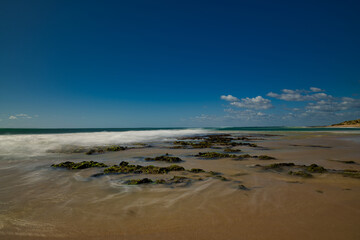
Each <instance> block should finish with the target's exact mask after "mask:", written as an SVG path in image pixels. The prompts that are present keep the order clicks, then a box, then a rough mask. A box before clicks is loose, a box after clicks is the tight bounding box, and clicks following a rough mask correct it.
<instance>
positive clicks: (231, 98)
mask: <svg viewBox="0 0 360 240" xmlns="http://www.w3.org/2000/svg"><path fill="white" fill-rule="evenodd" d="M220 98H221V99H222V100H225V101H229V102H237V101H239V99H238V98H237V97H234V96H232V95H222V96H221V97H220Z"/></svg>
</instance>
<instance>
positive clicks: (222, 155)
mask: <svg viewBox="0 0 360 240" xmlns="http://www.w3.org/2000/svg"><path fill="white" fill-rule="evenodd" d="M195 157H202V158H237V157H238V155H235V154H228V153H218V152H199V154H197V155H195Z"/></svg>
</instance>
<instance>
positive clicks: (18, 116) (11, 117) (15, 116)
mask: <svg viewBox="0 0 360 240" xmlns="http://www.w3.org/2000/svg"><path fill="white" fill-rule="evenodd" d="M30 118H32V117H31V116H29V115H27V114H25V113H19V114H16V115H11V116H9V119H11V120H15V119H30Z"/></svg>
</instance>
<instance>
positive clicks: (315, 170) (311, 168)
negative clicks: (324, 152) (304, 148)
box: [306, 164, 327, 173]
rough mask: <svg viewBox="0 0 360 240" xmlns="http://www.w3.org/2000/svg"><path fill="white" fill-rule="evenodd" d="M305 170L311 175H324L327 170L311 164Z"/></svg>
mask: <svg viewBox="0 0 360 240" xmlns="http://www.w3.org/2000/svg"><path fill="white" fill-rule="evenodd" d="M306 170H307V171H309V172H312V173H324V172H327V170H326V169H325V168H324V167H322V166H318V165H316V164H311V165H310V166H307V167H306Z"/></svg>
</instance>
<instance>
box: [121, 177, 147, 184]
mask: <svg viewBox="0 0 360 240" xmlns="http://www.w3.org/2000/svg"><path fill="white" fill-rule="evenodd" d="M148 183H153V181H152V180H151V179H149V178H143V179H131V180H129V181H126V182H125V184H127V185H139V184H148Z"/></svg>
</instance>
